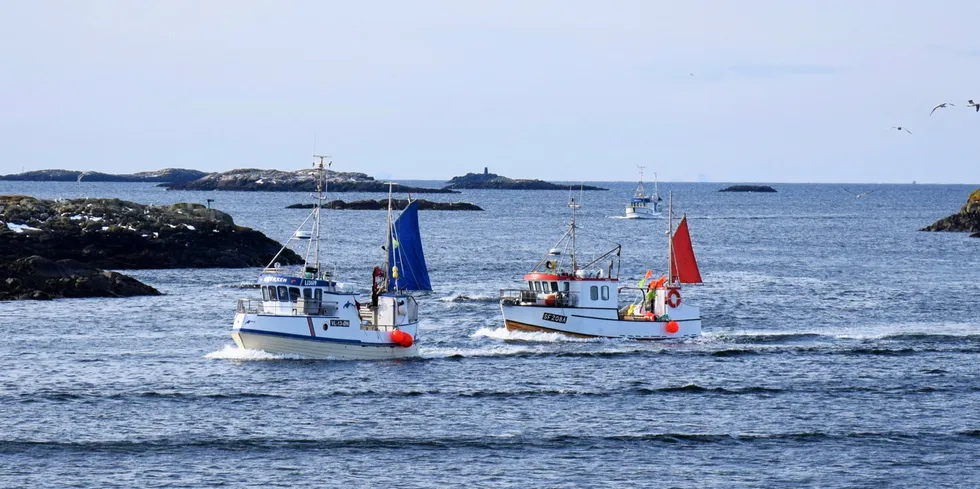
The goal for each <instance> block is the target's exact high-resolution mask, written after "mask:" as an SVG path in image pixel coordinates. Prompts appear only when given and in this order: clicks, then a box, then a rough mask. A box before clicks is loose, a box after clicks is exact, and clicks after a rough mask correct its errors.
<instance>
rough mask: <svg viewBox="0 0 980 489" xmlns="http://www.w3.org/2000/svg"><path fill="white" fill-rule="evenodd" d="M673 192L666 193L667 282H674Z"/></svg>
mask: <svg viewBox="0 0 980 489" xmlns="http://www.w3.org/2000/svg"><path fill="white" fill-rule="evenodd" d="M673 265H674V192H668V193H667V283H668V284H673V283H674V276H673V273H671V271H672V270H673Z"/></svg>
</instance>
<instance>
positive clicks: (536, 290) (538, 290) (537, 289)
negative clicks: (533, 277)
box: [534, 282, 541, 292]
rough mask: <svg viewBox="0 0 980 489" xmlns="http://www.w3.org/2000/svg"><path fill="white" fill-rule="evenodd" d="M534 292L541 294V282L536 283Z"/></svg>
mask: <svg viewBox="0 0 980 489" xmlns="http://www.w3.org/2000/svg"><path fill="white" fill-rule="evenodd" d="M534 291H535V292H541V282H534Z"/></svg>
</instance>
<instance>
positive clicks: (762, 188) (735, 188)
mask: <svg viewBox="0 0 980 489" xmlns="http://www.w3.org/2000/svg"><path fill="white" fill-rule="evenodd" d="M775 191H776V189H774V188H772V187H770V186H768V185H732V186H730V187H725V188H723V189H721V190H719V192H762V193H773V192H775Z"/></svg>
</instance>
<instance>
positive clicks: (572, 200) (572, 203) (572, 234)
mask: <svg viewBox="0 0 980 489" xmlns="http://www.w3.org/2000/svg"><path fill="white" fill-rule="evenodd" d="M579 206H580V204H576V203H575V197H572V187H568V207H569V208H570V209H572V224H571V228H570V229H569V231H568V232H569V239H570V243H571V247H572V253H571V255H572V274H573V275H574V274H575V272H576V271H578V266H577V263H576V261H575V209H578V208H579Z"/></svg>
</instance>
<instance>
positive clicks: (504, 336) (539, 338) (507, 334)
mask: <svg viewBox="0 0 980 489" xmlns="http://www.w3.org/2000/svg"><path fill="white" fill-rule="evenodd" d="M470 337H471V338H491V339H495V340H504V341H520V342H527V343H563V342H569V343H587V342H596V341H608V340H603V339H602V338H575V337H572V336H567V335H563V334H561V333H532V332H528V331H508V330H507V328H504V327H500V328H480V329H478V330H476V332H475V333H473V334H472V335H471V336H470Z"/></svg>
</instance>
